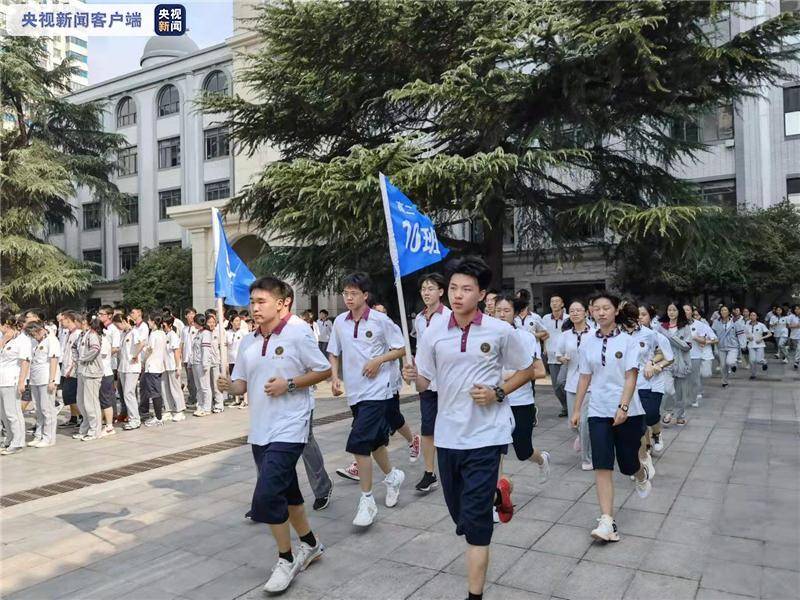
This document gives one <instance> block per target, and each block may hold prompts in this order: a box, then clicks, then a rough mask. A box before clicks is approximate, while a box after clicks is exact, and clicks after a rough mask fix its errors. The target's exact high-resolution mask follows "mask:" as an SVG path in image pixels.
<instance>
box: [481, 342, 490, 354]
mask: <svg viewBox="0 0 800 600" xmlns="http://www.w3.org/2000/svg"><path fill="white" fill-rule="evenodd" d="M491 349H492V347H491V346H490V345H489V344H488V342H483V343H482V344H481V352H483V353H484V354H489V350H491Z"/></svg>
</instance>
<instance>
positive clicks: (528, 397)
mask: <svg viewBox="0 0 800 600" xmlns="http://www.w3.org/2000/svg"><path fill="white" fill-rule="evenodd" d="M514 335H516V336H517V338H519V342H520V344H522V347H523V348H525V353H526V354H527V355H528V356H530V357H531V362H535V361H536V360H541V359H542V347H541V345H540V344H539V340H537V339H536V336H534V335H533V334H532V333H529V332H527V331H525V330H524V329H520V328H519V327H517V328H516V329H514ZM516 372H517V371H516V370H510V371H509V370H506V369H504V370H503V381H505V380H506V379H508V378H509V377H511V376H512V375H513V374H514V373H516ZM507 402H508V404H509V405H510V406H526V405H528V404H534V402H535V399H534V397H533V388H532V387H531V386H530V385H529V384H527V383H525V384H523V385H522V386H520V387H518V388H517V389H516V390H514V391H513V392H511V393H510V394H509V395H508V396H507Z"/></svg>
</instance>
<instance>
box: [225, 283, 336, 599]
mask: <svg viewBox="0 0 800 600" xmlns="http://www.w3.org/2000/svg"><path fill="white" fill-rule="evenodd" d="M287 290H288V286H287V284H286V283H284V282H283V281H281V280H280V279H276V278H274V277H262V278H261V279H257V280H256V281H254V282H253V283H252V284H251V286H250V306H251V310H252V314H253V318H254V319H255V322H256V324H257V325H258V329H257V330H256V331H255V332H254V333H253V334H249V335H247V337H246V338H245V339H244V340H242V344H241V346H240V347H239V355H238V357H237V360H236V366H235V367H234V369H233V375H232V377H224V376H223V377H220V378H219V379H218V380H217V382H216V383H217V385H218V386H219V388H220V389H221V390H223V391H226V392H231V393H232V394H234V395H237V396H243V395H244V394H245V393H247V394H248V396H249V399H250V434H249V436H248V440H247V441H248V442H249V443H250V444H251V445H252V449H253V458H254V459H255V462H256V466H257V468H258V480H257V482H256V489H255V491H254V492H253V503H252V509H251V515H250V516H251V518H252V519H253V521H256V522H259V523H267V524H269V526H270V529H271V530H272V535H273V537H274V538H275V542H276V544H277V546H278V562H277V564H276V565H275V568H274V569H273V571H272V575H271V576H270V578H269V580H268V581H267V583H266V584H265V585H264V591H266V592H271V593H275V592H281V591H283V590H285V589H286V588H288V587H289V584H291V582H292V580H293V579H294V577H295V575H297V573H299V572H300V571H303V570H304V569H305V568H306V567H307V566H308V565H309V564H310V563H311V562H312V561H314V560H316V559H317V558H319V557H320V556H321V555H322V552H323V550H324V548H323V546H322V544H320V543H319V541H317V539H316V537H315V536H314V533H313V532H312V531H311V527H310V525H309V524H308V518H307V517H306V513H305V509H304V508H303V495H302V493H301V492H300V487H299V485H298V482H297V461H298V459H299V458H300V456H301V455H302V453H303V448H304V447H305V444H306V441H307V440H308V431H309V421H310V420H311V412H312V410H313V409H314V399H313V397H312V395H311V392H310V388H311V386H312V385H314V384H317V383H319V382H320V381H323V380H325V379H326V378H327V377H328V376H329V375H330V373H331V370H330V364H329V363H328V361H327V360H326V359H325V357H324V356H323V355H322V353H321V352H320V351H319V346H317V342H316V339H315V338H314V336H313V334H312V332H311V329H310V328H309V327H308V325H306V324H305V323H304V322H300V323H291V322H290V319H291V317H292V315H291V313H289V312H288V306H289V303H290V302H291V300H290V299H289V297H290V294H289V293H288V291H287ZM281 314H283V317H281ZM290 525H291V527H292V528H293V529H294V530H295V532H296V533H297V535H298V537H299V538H300V549H299V551H298V553H297V555H296V556H295V555H294V554H293V553H292V540H291V530H290Z"/></svg>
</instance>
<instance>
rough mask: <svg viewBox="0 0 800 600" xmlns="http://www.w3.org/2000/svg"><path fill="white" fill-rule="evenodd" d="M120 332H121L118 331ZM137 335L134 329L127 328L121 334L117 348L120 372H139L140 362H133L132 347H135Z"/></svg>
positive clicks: (140, 368)
mask: <svg viewBox="0 0 800 600" xmlns="http://www.w3.org/2000/svg"><path fill="white" fill-rule="evenodd" d="M120 333H122V332H120ZM137 336H138V334H137V333H136V330H135V329H129V330H128V331H126V332H125V333H124V334H122V339H121V340H120V349H119V370H120V371H121V372H122V373H141V372H142V362H141V361H136V362H133V358H134V354H133V349H134V348H135V347H136V344H137V343H138V342H137V339H138V338H137Z"/></svg>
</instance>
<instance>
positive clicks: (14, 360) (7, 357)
mask: <svg viewBox="0 0 800 600" xmlns="http://www.w3.org/2000/svg"><path fill="white" fill-rule="evenodd" d="M30 359H31V343H30V341H29V339H28V338H27V337H26V336H24V335H22V334H21V333H19V334H17V335H15V336H14V337H13V338H11V339H10V340H8V342H6V345H5V346H3V348H2V349H1V350H0V386H2V387H5V386H14V387H16V386H17V385H18V384H19V372H20V370H21V365H20V363H21V362H22V361H23V360H30Z"/></svg>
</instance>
